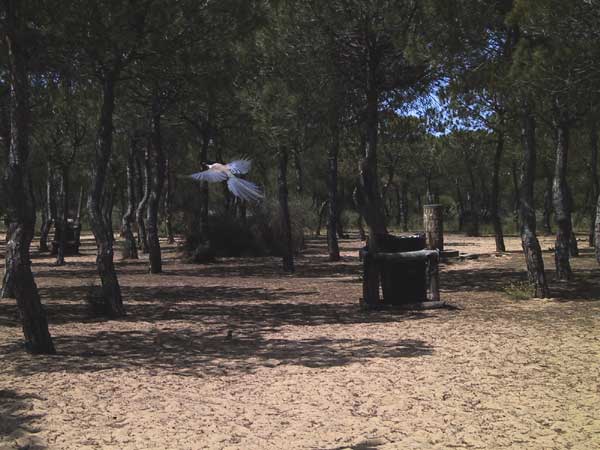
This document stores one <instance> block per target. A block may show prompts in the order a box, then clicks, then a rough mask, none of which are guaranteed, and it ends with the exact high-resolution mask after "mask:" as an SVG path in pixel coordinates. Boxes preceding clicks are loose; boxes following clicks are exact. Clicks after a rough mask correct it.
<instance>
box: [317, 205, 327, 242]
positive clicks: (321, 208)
mask: <svg viewBox="0 0 600 450" xmlns="http://www.w3.org/2000/svg"><path fill="white" fill-rule="evenodd" d="M325 208H327V200H325V201H324V202H323V203H321V206H319V210H318V211H317V229H316V230H315V236H321V227H322V226H323V217H325Z"/></svg>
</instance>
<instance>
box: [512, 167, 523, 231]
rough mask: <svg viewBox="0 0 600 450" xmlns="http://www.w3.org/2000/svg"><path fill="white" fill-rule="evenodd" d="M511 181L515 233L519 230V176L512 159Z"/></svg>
mask: <svg viewBox="0 0 600 450" xmlns="http://www.w3.org/2000/svg"><path fill="white" fill-rule="evenodd" d="M512 181H513V199H514V200H513V220H514V222H515V233H518V232H519V230H521V221H520V215H521V191H520V187H519V176H518V173H517V162H516V161H515V160H514V159H513V161H512Z"/></svg>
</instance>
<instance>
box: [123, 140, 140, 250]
mask: <svg viewBox="0 0 600 450" xmlns="http://www.w3.org/2000/svg"><path fill="white" fill-rule="evenodd" d="M137 146H138V136H135V135H134V136H132V137H131V142H130V143H129V151H128V152H127V209H126V210H125V214H123V219H122V221H121V233H122V234H123V238H124V239H125V242H124V244H123V259H138V252H137V245H136V242H135V236H134V235H133V230H132V229H131V224H132V223H133V216H134V208H135V155H136V153H137Z"/></svg>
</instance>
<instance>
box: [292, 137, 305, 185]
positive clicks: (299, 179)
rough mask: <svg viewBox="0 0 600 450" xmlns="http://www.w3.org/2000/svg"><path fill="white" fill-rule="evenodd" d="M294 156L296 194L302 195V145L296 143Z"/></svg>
mask: <svg viewBox="0 0 600 450" xmlns="http://www.w3.org/2000/svg"><path fill="white" fill-rule="evenodd" d="M293 154H294V169H295V171H296V192H297V193H298V194H302V192H304V170H303V169H302V157H301V155H302V152H301V151H300V144H299V142H296V143H295V144H294V149H293Z"/></svg>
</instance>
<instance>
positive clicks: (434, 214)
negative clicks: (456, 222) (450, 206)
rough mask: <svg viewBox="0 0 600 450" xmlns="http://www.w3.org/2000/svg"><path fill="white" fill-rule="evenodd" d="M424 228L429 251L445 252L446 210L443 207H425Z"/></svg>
mask: <svg viewBox="0 0 600 450" xmlns="http://www.w3.org/2000/svg"><path fill="white" fill-rule="evenodd" d="M423 227H424V228H425V239H426V241H427V248H428V249H429V250H439V251H443V250H444V210H443V206H442V205H423Z"/></svg>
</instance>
